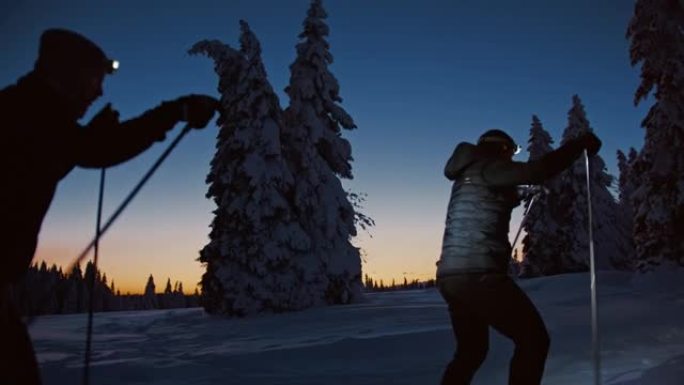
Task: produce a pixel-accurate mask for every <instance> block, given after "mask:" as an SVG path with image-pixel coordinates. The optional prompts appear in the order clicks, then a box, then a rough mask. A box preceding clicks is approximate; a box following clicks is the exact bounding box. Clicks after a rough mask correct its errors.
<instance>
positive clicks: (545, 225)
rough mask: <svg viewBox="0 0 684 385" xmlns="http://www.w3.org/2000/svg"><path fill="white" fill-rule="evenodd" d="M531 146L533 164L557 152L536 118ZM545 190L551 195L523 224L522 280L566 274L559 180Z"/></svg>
mask: <svg viewBox="0 0 684 385" xmlns="http://www.w3.org/2000/svg"><path fill="white" fill-rule="evenodd" d="M528 143H529V145H528V147H527V151H528V152H529V154H530V155H529V158H528V160H530V161H534V160H538V159H540V158H541V157H543V156H544V155H545V154H547V153H549V152H551V151H553V147H552V146H551V145H552V143H553V139H552V138H551V135H550V134H549V133H548V132H547V131H546V130H545V129H544V127H543V125H542V123H541V121H540V120H539V118H538V117H537V116H536V115H534V116H532V126H531V128H530V139H529V140H528ZM542 186H543V187H544V188H546V189H547V190H548V193H542V194H539V195H537V197H536V198H535V201H534V203H532V207H531V208H529V212H528V213H527V219H526V220H525V223H524V224H523V229H524V230H525V233H526V234H525V237H524V238H523V240H522V244H523V262H522V266H521V272H520V276H521V277H536V276H540V275H553V274H558V273H560V272H562V270H563V269H562V268H561V266H560V259H559V258H560V255H561V254H562V250H563V249H564V248H565V242H564V240H563V237H562V235H561V234H560V233H559V226H558V222H557V219H556V215H557V213H558V207H557V205H556V204H555V203H556V197H555V196H556V195H557V194H558V180H557V178H553V179H550V180H547V181H545V182H544V183H543V184H542ZM531 199H532V197H530V196H528V197H526V199H525V208H527V207H529V205H530V201H531Z"/></svg>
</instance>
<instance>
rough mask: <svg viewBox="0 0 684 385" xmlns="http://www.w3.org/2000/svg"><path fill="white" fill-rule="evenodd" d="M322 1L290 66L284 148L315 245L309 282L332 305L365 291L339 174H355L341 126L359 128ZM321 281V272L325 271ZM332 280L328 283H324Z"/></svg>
mask: <svg viewBox="0 0 684 385" xmlns="http://www.w3.org/2000/svg"><path fill="white" fill-rule="evenodd" d="M326 17H327V14H326V12H325V10H324V9H323V6H322V4H321V1H320V0H313V1H312V2H311V6H310V7H309V10H308V12H307V17H306V19H305V20H304V23H303V26H304V31H303V32H302V33H301V34H300V35H299V38H300V39H301V40H300V42H299V43H298V44H297V46H296V48H297V57H296V59H295V61H294V63H293V64H292V65H291V66H290V71H291V77H290V84H289V86H288V87H287V88H286V89H285V92H286V93H287V94H288V95H289V97H290V105H289V107H288V108H287V110H286V112H285V113H286V119H285V122H286V127H285V135H284V141H285V148H286V149H287V158H288V162H289V164H290V167H291V169H292V171H293V174H294V175H295V178H296V179H295V183H294V190H293V194H292V198H293V207H294V209H295V212H296V213H297V217H298V218H299V220H300V222H301V224H302V227H303V228H304V230H305V231H306V232H307V234H309V236H310V239H311V242H312V245H311V255H309V256H307V261H309V262H308V263H310V264H311V274H312V275H310V276H308V277H307V281H313V285H314V286H317V287H318V285H320V284H322V285H324V286H323V295H324V299H325V301H326V302H327V303H330V304H338V303H349V302H353V301H355V300H357V299H358V298H360V296H361V288H362V283H361V257H360V254H359V250H358V249H357V248H356V247H354V246H353V245H352V244H351V237H353V236H355V235H356V228H355V225H354V221H355V218H356V214H355V210H354V207H353V204H352V202H350V199H349V196H348V195H347V193H346V192H345V191H344V188H343V187H342V183H341V182H340V180H339V178H338V177H343V178H352V172H351V170H352V168H351V161H352V156H351V145H350V144H349V142H348V141H347V140H346V139H344V138H343V137H342V135H341V128H345V129H353V128H355V127H356V126H355V124H354V121H353V120H352V118H351V117H350V116H349V115H348V114H347V113H346V112H345V111H344V109H343V108H342V107H340V106H339V104H338V103H340V102H341V101H342V98H341V97H340V96H339V84H338V82H337V80H336V79H335V77H334V76H333V74H332V73H331V72H330V71H329V70H328V65H329V64H331V63H332V61H333V58H332V55H331V54H330V52H329V45H328V42H327V41H326V40H325V39H326V36H328V33H329V29H328V26H327V25H326V24H325V21H324V19H325V18H326ZM321 273H322V278H323V281H321V280H319V279H318V278H316V274H321ZM326 280H327V282H325V281H326Z"/></svg>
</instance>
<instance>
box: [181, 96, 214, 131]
mask: <svg viewBox="0 0 684 385" xmlns="http://www.w3.org/2000/svg"><path fill="white" fill-rule="evenodd" d="M177 101H178V104H179V105H180V108H181V111H182V115H181V120H183V121H185V122H188V124H189V125H190V127H192V128H204V127H206V126H207V124H209V121H210V120H211V118H212V117H213V116H214V112H216V110H217V109H218V108H219V105H220V104H219V101H218V100H216V99H215V98H213V97H211V96H208V95H196V94H191V95H187V96H183V97H180V98H178V99H177Z"/></svg>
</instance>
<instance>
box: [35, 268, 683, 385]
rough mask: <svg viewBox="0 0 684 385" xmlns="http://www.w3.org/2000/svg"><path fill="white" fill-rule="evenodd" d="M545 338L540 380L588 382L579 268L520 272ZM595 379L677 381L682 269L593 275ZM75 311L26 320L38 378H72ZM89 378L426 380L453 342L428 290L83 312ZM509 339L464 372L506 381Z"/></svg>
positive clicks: (76, 350)
mask: <svg viewBox="0 0 684 385" xmlns="http://www.w3.org/2000/svg"><path fill="white" fill-rule="evenodd" d="M520 284H521V286H522V287H523V288H524V289H525V291H526V292H527V293H528V294H529V295H530V296H531V297H532V299H533V301H534V302H535V303H536V304H537V305H538V307H539V309H540V311H541V313H542V316H543V317H544V319H545V320H546V323H547V326H548V329H549V332H550V334H551V338H552V342H551V343H552V346H551V352H550V356H549V360H548V362H547V368H546V372H545V376H544V383H545V384H554V385H566V384H567V385H571V384H572V385H577V384H593V374H592V363H591V326H590V323H589V320H590V306H589V304H590V295H589V275H588V274H584V273H583V274H569V275H563V276H556V277H546V278H538V279H532V280H526V281H521V282H520ZM598 284H599V301H600V325H601V333H602V341H601V346H602V365H603V382H604V384H610V385H646V384H648V385H682V384H684V322H683V321H684V269H680V271H678V272H673V273H657V274H650V275H646V276H636V278H633V276H632V275H630V274H625V273H614V272H613V273H601V274H600V275H599V278H598ZM85 321H86V316H84V315H63V316H45V317H40V318H38V319H37V321H36V322H34V323H33V325H32V326H31V328H30V331H31V335H32V337H33V340H34V344H35V348H36V351H37V355H38V359H39V361H40V363H41V367H42V374H43V379H44V383H45V384H46V385H56V384H77V383H80V381H81V372H82V364H83V350H84V340H85ZM93 346H94V356H93V364H92V365H93V367H92V371H91V373H92V374H91V376H92V379H91V384H169V385H170V384H174V385H175V384H242V385H257V384H258V385H266V384H268V385H275V384H283V385H285V384H288V385H289V384H293V385H294V384H296V385H307V384H311V385H314V384H315V385H320V384H333V385H335V384H340V385H341V384H345V385H347V384H350V385H356V384H393V385H394V384H396V385H400V384H411V385H415V384H437V383H439V379H440V376H441V373H442V370H443V368H444V367H445V365H446V364H447V362H448V361H449V359H450V357H451V355H452V353H453V350H454V347H455V342H454V339H453V337H452V334H451V330H450V326H449V320H448V315H447V311H446V307H445V305H444V303H443V301H442V299H441V297H440V296H439V293H438V292H437V291H436V290H434V289H433V290H423V291H403V292H391V293H376V294H368V295H367V300H366V302H365V303H362V304H358V305H352V306H338V307H329V308H319V309H312V310H307V311H303V312H298V313H290V314H282V315H270V316H262V317H257V318H250V319H222V318H216V317H210V316H207V315H205V314H204V313H203V312H202V310H201V309H182V310H160V311H145V312H117V313H99V314H96V315H95V334H94V345H93ZM512 349H513V346H512V344H511V343H510V342H509V341H508V340H506V339H505V338H503V337H501V336H500V335H498V334H497V333H496V332H492V339H491V345H490V351H489V356H488V358H487V361H486V362H485V363H484V365H483V367H482V368H481V369H480V371H479V372H478V374H477V375H476V377H475V380H474V382H473V383H474V384H489V385H496V384H501V385H504V384H506V383H507V372H508V369H507V367H508V360H509V358H510V356H511V354H512Z"/></svg>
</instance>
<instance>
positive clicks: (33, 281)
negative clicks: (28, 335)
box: [12, 262, 199, 316]
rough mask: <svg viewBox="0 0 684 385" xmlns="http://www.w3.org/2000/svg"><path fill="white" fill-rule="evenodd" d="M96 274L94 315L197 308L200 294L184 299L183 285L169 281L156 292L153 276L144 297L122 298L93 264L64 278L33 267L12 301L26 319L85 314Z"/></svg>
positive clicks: (42, 266)
mask: <svg viewBox="0 0 684 385" xmlns="http://www.w3.org/2000/svg"><path fill="white" fill-rule="evenodd" d="M93 274H95V287H94V290H93V293H92V295H94V297H93V298H92V300H93V311H96V312H102V311H123V310H152V309H175V308H185V307H197V306H199V302H198V300H199V293H198V292H197V289H195V292H194V294H192V295H186V294H185V293H184V292H183V284H182V283H181V282H176V283H175V284H174V285H173V287H172V286H171V279H168V280H167V282H166V288H165V290H164V292H163V293H161V294H157V293H156V292H155V291H156V290H155V284H154V278H153V277H152V275H150V277H149V278H148V280H147V285H146V286H145V293H144V294H137V295H136V294H121V292H120V291H119V290H118V289H116V287H115V286H114V281H113V280H112V281H111V282H108V281H107V275H106V274H102V273H101V272H100V271H99V270H98V271H97V272H96V271H95V268H94V265H93V264H92V262H88V264H87V265H86V268H85V273H83V272H82V271H81V268H80V266H76V268H74V270H73V271H72V272H71V273H69V274H67V273H64V272H63V271H62V268H61V267H59V268H58V267H57V266H56V265H52V267H50V268H48V267H47V265H46V263H45V262H42V263H41V264H40V266H39V265H38V264H37V263H36V264H34V265H33V266H31V267H30V268H29V271H28V273H27V274H26V276H25V277H24V279H23V280H22V281H21V282H19V283H17V284H16V285H14V286H13V287H12V298H13V300H14V302H15V304H16V306H17V308H18V310H19V311H20V312H21V314H23V315H25V316H35V315H44V314H71V313H83V312H87V311H88V308H89V304H90V300H91V290H90V285H91V284H90V282H91V279H92V277H93Z"/></svg>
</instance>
